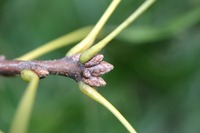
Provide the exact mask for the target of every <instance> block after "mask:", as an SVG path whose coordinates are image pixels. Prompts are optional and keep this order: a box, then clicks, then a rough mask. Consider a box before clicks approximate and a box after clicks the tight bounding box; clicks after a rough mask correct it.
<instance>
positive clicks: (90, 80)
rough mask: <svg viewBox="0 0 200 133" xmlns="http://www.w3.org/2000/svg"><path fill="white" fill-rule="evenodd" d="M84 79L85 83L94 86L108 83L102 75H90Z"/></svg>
mask: <svg viewBox="0 0 200 133" xmlns="http://www.w3.org/2000/svg"><path fill="white" fill-rule="evenodd" d="M82 80H83V82H84V83H86V84H88V85H90V86H92V87H100V86H105V85H106V82H105V81H104V80H103V79H102V78H101V77H90V78H88V79H86V78H83V79H82Z"/></svg>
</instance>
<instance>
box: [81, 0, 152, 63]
mask: <svg viewBox="0 0 200 133" xmlns="http://www.w3.org/2000/svg"><path fill="white" fill-rule="evenodd" d="M154 2H155V0H146V1H145V2H144V3H143V4H142V5H141V6H140V7H139V8H138V9H137V10H136V11H135V12H134V13H132V14H131V15H130V16H129V17H128V18H127V19H126V20H125V21H124V22H122V24H120V25H119V26H118V27H117V28H116V29H115V30H114V31H113V32H111V33H110V34H109V35H108V36H106V37H105V38H104V39H103V40H102V41H100V42H99V43H97V44H96V45H94V46H92V47H91V48H89V49H87V50H86V51H85V52H83V54H82V55H81V57H80V62H81V63H85V62H87V61H88V60H90V59H91V58H92V57H93V56H94V55H95V54H97V53H98V52H99V51H101V49H103V48H104V47H105V46H106V45H107V44H108V43H109V42H110V41H111V40H112V39H113V38H115V37H116V36H117V35H118V34H119V33H120V32H122V30H123V29H125V28H126V27H127V26H129V25H130V24H131V23H132V22H134V21H135V20H136V19H137V18H138V17H139V16H140V15H141V14H142V13H143V12H144V11H145V10H147V9H148V8H149V7H150V6H151V5H152V4H153V3H154Z"/></svg>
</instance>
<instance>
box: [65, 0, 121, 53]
mask: <svg viewBox="0 0 200 133" xmlns="http://www.w3.org/2000/svg"><path fill="white" fill-rule="evenodd" d="M120 1H121V0H113V1H112V3H111V4H110V6H109V7H108V8H107V10H106V11H105V12H104V14H103V16H102V17H101V18H100V20H99V21H98V22H97V24H96V25H95V27H94V28H93V29H92V31H91V32H90V33H89V34H88V36H87V37H86V38H85V39H83V40H82V41H81V42H80V43H78V44H77V45H76V46H74V47H73V48H72V49H70V50H69V52H68V53H67V56H71V55H74V54H78V53H81V52H83V51H84V50H86V49H87V48H89V47H90V46H91V45H92V44H93V42H94V40H95V39H96V37H97V35H98V34H99V32H100V31H101V29H102V27H103V26H104V25H105V23H106V22H107V20H108V19H109V18H110V16H111V14H112V13H113V11H114V10H115V9H116V7H117V5H118V4H119V3H120Z"/></svg>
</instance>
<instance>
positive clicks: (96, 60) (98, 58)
mask: <svg viewBox="0 0 200 133" xmlns="http://www.w3.org/2000/svg"><path fill="white" fill-rule="evenodd" d="M102 60H103V55H102V54H98V55H95V56H94V57H93V58H92V59H90V60H89V61H88V62H86V63H85V67H92V66H96V65H98V64H99V63H100V62H101V61H102Z"/></svg>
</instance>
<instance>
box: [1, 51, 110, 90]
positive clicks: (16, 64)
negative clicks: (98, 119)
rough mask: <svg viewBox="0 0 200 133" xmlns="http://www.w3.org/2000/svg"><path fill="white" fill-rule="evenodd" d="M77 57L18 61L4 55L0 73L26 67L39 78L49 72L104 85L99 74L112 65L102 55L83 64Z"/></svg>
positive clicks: (15, 71) (96, 85)
mask: <svg viewBox="0 0 200 133" xmlns="http://www.w3.org/2000/svg"><path fill="white" fill-rule="evenodd" d="M79 57H80V54H78V55H74V56H65V57H64V58H61V59H56V60H47V61H46V60H45V61H38V60H32V61H20V60H6V59H5V57H4V56H0V75H3V76H15V75H18V74H20V72H21V71H22V70H25V69H28V70H31V71H33V72H35V73H36V74H37V75H38V77H39V78H45V77H47V76H48V75H50V74H52V75H62V76H66V77H70V78H72V79H74V80H76V81H83V82H84V83H86V84H88V85H90V86H93V87H100V86H105V85H106V82H105V81H104V80H103V79H102V78H101V77H100V76H101V75H103V74H105V73H107V72H109V71H110V70H112V69H113V66H112V65H111V64H109V63H107V62H105V61H102V60H103V55H96V56H94V57H93V58H92V59H91V60H90V61H88V62H86V63H85V64H81V63H80V62H79V61H78V60H79Z"/></svg>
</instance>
